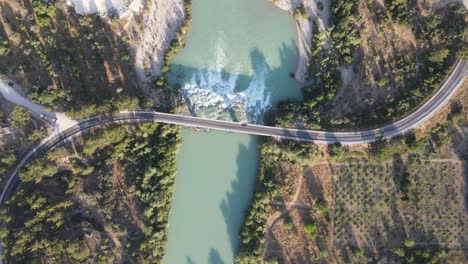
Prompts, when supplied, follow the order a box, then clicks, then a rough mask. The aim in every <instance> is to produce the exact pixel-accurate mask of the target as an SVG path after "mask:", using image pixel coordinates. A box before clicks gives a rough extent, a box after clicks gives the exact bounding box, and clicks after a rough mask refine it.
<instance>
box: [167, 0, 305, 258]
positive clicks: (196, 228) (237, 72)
mask: <svg viewBox="0 0 468 264" xmlns="http://www.w3.org/2000/svg"><path fill="white" fill-rule="evenodd" d="M192 16H193V23H192V28H191V31H190V33H189V35H188V36H187V42H186V47H185V48H184V49H182V50H181V52H180V53H179V54H178V55H177V56H176V57H175V58H174V60H173V62H172V64H171V67H170V72H169V75H168V76H169V81H170V83H171V84H172V85H178V86H180V87H181V91H182V94H183V97H184V99H185V102H186V103H187V105H188V106H189V109H190V111H191V114H192V115H196V116H202V117H207V118H217V119H226V120H234V121H239V122H240V121H248V122H259V121H260V120H261V116H262V113H263V112H264V110H265V109H266V108H267V107H268V106H270V105H271V104H274V103H276V102H278V101H279V100H281V99H284V98H298V97H300V90H299V87H298V86H297V84H296V83H295V81H294V80H293V79H291V78H290V77H289V75H290V73H291V72H294V71H295V68H296V64H297V52H296V35H295V34H296V33H295V29H294V21H293V19H292V18H291V17H290V16H289V15H288V14H286V13H283V12H281V11H279V10H277V9H275V8H274V7H273V6H272V5H271V4H270V3H269V2H268V1H267V0H235V1H232V0H196V1H193V13H192ZM182 140H183V143H182V147H181V150H180V153H179V157H178V160H177V175H176V188H175V193H174V204H173V208H172V211H171V214H170V217H169V223H170V226H169V230H168V240H169V242H168V247H167V253H166V256H165V257H164V263H167V264H179V263H189V264H191V263H210V264H218V263H233V262H234V258H235V253H236V251H237V248H238V233H239V230H240V227H241V224H242V223H243V219H244V214H245V211H246V209H247V207H248V205H249V202H250V199H251V196H252V192H253V185H254V181H255V174H256V169H257V161H258V157H257V154H258V153H257V147H256V143H257V138H256V137H254V136H248V135H242V134H234V133H225V132H218V131H208V132H207V131H196V130H193V129H183V130H182Z"/></svg>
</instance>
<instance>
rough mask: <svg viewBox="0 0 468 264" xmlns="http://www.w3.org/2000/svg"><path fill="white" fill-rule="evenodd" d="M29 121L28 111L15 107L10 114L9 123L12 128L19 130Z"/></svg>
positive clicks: (21, 107)
mask: <svg viewBox="0 0 468 264" xmlns="http://www.w3.org/2000/svg"><path fill="white" fill-rule="evenodd" d="M29 121H31V114H30V113H29V111H28V109H26V108H24V107H23V106H20V105H17V106H15V107H14V108H13V111H11V113H10V122H11V124H12V125H13V126H14V127H17V128H21V127H24V126H25V125H26V124H28V123H29Z"/></svg>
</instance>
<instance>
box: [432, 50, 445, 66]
mask: <svg viewBox="0 0 468 264" xmlns="http://www.w3.org/2000/svg"><path fill="white" fill-rule="evenodd" d="M448 55H449V50H448V49H441V50H437V51H434V52H431V53H430V54H429V57H428V60H429V61H432V62H435V63H442V62H444V60H445V59H446V58H447V57H448Z"/></svg>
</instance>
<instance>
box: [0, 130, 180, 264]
mask: <svg viewBox="0 0 468 264" xmlns="http://www.w3.org/2000/svg"><path fill="white" fill-rule="evenodd" d="M179 141H180V139H179V132H178V128H177V127H175V126H169V125H160V124H157V123H143V124H141V125H138V126H112V127H109V128H106V129H99V130H97V131H95V132H94V133H93V134H91V135H87V136H84V138H83V144H82V146H81V147H79V148H78V149H82V150H81V151H79V152H74V153H71V152H70V150H68V149H66V148H64V147H59V148H56V149H54V150H53V151H51V152H49V153H48V154H47V155H44V156H42V157H39V158H38V159H36V160H34V161H33V162H32V163H30V164H29V165H27V166H26V168H25V169H24V170H22V171H21V173H20V177H21V179H22V181H23V184H22V188H21V190H20V191H18V192H17V193H16V194H15V195H14V197H13V198H12V200H11V201H9V202H8V203H7V208H4V209H3V210H2V218H3V219H5V226H4V227H3V228H2V230H1V232H0V235H1V237H2V240H3V245H4V247H3V248H4V255H3V258H4V259H5V260H7V261H8V262H10V261H11V262H16V263H31V262H43V261H53V262H56V263H61V262H62V261H63V260H65V259H66V260H67V262H68V263H83V262H95V263H116V262H119V263H122V262H131V263H159V262H160V261H161V259H162V256H163V253H164V248H165V244H166V227H167V218H168V214H169V210H170V206H171V198H172V191H173V188H174V174H175V158H176V153H177V149H178V146H179Z"/></svg>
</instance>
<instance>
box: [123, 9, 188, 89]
mask: <svg viewBox="0 0 468 264" xmlns="http://www.w3.org/2000/svg"><path fill="white" fill-rule="evenodd" d="M146 6H147V9H146V10H145V11H144V12H143V16H142V19H141V24H133V25H131V27H132V28H133V29H132V30H131V31H130V34H129V35H130V38H131V39H132V40H133V41H132V46H133V49H134V52H135V68H136V72H137V75H138V78H139V80H140V82H141V84H147V83H148V82H149V81H151V80H152V79H153V78H154V77H155V76H158V75H160V74H161V67H162V66H163V64H164V57H165V55H166V53H167V51H168V50H169V48H170V45H171V42H172V41H173V40H175V39H176V37H177V32H178V31H179V28H180V26H181V25H182V23H183V22H184V19H185V16H186V14H185V12H184V1H183V0H162V1H161V0H148V1H147V4H146Z"/></svg>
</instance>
